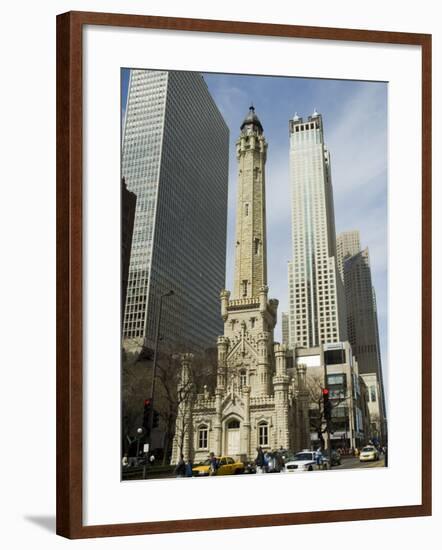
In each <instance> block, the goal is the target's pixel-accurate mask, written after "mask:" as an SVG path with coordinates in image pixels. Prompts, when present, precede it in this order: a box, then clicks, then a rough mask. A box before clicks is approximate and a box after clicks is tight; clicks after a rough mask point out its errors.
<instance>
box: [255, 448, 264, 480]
mask: <svg viewBox="0 0 442 550" xmlns="http://www.w3.org/2000/svg"><path fill="white" fill-rule="evenodd" d="M256 451H257V453H258V454H257V455H256V458H255V464H256V471H257V473H259V474H262V473H263V472H264V471H265V459H264V452H263V450H262V447H256Z"/></svg>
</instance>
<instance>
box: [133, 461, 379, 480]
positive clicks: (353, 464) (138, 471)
mask: <svg viewBox="0 0 442 550" xmlns="http://www.w3.org/2000/svg"><path fill="white" fill-rule="evenodd" d="M384 465H385V463H384V457H381V458H380V459H379V460H375V461H373V462H360V460H359V458H357V457H353V456H352V457H348V458H343V459H342V462H341V464H340V465H339V466H333V470H350V469H355V468H383V467H384ZM153 472H154V473H153ZM172 477H175V474H174V467H172V466H162V467H159V468H157V467H155V469H154V470H152V468H150V467H147V469H146V479H161V478H163V479H164V478H172ZM136 479H143V468H142V467H133V468H127V469H125V470H124V471H123V480H124V481H128V480H136Z"/></svg>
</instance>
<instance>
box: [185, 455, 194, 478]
mask: <svg viewBox="0 0 442 550" xmlns="http://www.w3.org/2000/svg"><path fill="white" fill-rule="evenodd" d="M192 468H193V464H192V461H191V460H190V458H188V459H187V460H186V469H185V474H184V475H185V476H186V477H192V475H193V472H192Z"/></svg>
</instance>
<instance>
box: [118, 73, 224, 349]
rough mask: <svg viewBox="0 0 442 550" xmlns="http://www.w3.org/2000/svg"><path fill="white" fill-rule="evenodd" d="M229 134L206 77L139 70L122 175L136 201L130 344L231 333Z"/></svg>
mask: <svg viewBox="0 0 442 550" xmlns="http://www.w3.org/2000/svg"><path fill="white" fill-rule="evenodd" d="M228 148H229V130H228V128H227V125H226V123H225V121H224V119H223V117H222V116H221V114H220V112H219V110H218V108H217V106H216V104H215V102H214V100H213V98H212V97H211V95H210V93H209V90H208V88H207V85H206V83H205V81H204V78H203V76H202V75H201V74H200V73H193V72H181V71H155V70H131V72H130V80H129V89H128V96H127V105H126V116H125V122H124V128H123V142H122V176H123V177H124V178H125V180H126V183H127V187H128V189H129V190H131V191H133V192H134V193H135V194H136V195H137V206H136V213H135V223H134V231H133V238H132V249H131V258H130V267H129V280H128V288H127V299H126V304H123V305H122V307H124V323H123V346H124V347H125V348H126V349H131V348H137V347H138V346H140V345H144V346H146V347H152V346H153V342H154V334H155V328H156V317H157V307H158V303H159V297H160V295H161V294H165V293H167V292H168V291H169V290H173V291H174V295H173V296H172V297H170V298H166V299H164V300H163V307H162V320H161V337H162V346H164V347H166V348H171V349H177V350H181V351H185V350H189V349H195V350H197V349H205V348H208V347H212V346H214V345H216V338H217V336H218V334H219V333H220V332H221V331H222V329H223V324H222V319H221V317H220V315H219V293H220V291H221V289H222V288H224V283H225V257H226V225H227V184H228Z"/></svg>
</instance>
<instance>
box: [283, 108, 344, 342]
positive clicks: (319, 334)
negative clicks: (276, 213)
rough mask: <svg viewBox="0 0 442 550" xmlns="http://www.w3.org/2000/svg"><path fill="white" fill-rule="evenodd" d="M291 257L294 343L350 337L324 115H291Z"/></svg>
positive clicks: (291, 328)
mask: <svg viewBox="0 0 442 550" xmlns="http://www.w3.org/2000/svg"><path fill="white" fill-rule="evenodd" d="M289 134H290V187H291V211H292V247H293V253H292V261H291V262H289V273H288V276H289V298H290V309H289V325H290V326H289V334H290V347H291V348H295V347H298V346H301V347H316V346H319V345H320V344H325V343H330V342H341V341H345V340H346V339H347V327H346V315H345V296H344V289H343V284H342V281H341V278H340V276H339V272H338V265H337V258H336V233H335V216H334V206H333V188H332V180H331V168H330V153H329V151H328V149H327V147H326V145H325V143H324V129H323V120H322V116H321V115H320V114H319V113H317V112H316V110H315V112H314V113H313V114H312V115H311V116H309V117H308V119H307V120H305V121H304V120H303V119H302V118H301V117H299V116H298V115H295V116H294V118H293V119H291V120H290V121H289Z"/></svg>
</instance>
